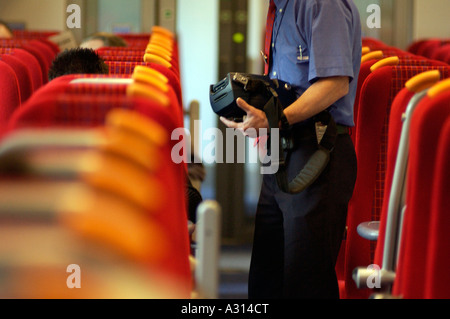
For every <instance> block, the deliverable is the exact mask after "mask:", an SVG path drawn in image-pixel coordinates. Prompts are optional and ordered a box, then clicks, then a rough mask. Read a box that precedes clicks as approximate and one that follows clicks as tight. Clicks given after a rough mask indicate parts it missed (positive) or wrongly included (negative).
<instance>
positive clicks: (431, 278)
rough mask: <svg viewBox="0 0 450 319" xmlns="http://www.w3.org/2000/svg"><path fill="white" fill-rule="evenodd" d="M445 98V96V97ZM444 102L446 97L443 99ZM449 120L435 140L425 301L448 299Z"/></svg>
mask: <svg viewBox="0 0 450 319" xmlns="http://www.w3.org/2000/svg"><path fill="white" fill-rule="evenodd" d="M447 96H448V94H447ZM447 101H449V98H448V97H447ZM448 163H450V119H449V118H447V120H446V122H445V124H444V126H443V129H442V133H441V137H440V139H439V143H438V148H437V155H436V166H435V170H434V178H433V181H434V184H433V191H432V194H431V196H432V197H431V220H430V234H429V243H428V247H427V251H428V254H427V257H426V261H427V264H426V269H427V273H426V276H425V298H429V299H450V290H449V289H448V287H449V286H450V273H449V271H448V264H449V263H450V255H449V252H450V251H449V250H448V246H447V243H448V242H449V241H450V238H449V234H450V232H449V231H448V230H449V229H450V218H449V216H448V214H449V212H450V201H449V199H450V197H449V196H448V190H449V189H450V183H449V182H450V179H449V178H448V177H449V176H450V170H449V165H448Z"/></svg>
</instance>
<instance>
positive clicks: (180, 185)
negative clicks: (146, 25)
mask: <svg viewBox="0 0 450 319" xmlns="http://www.w3.org/2000/svg"><path fill="white" fill-rule="evenodd" d="M30 101H31V100H30ZM32 102H33V103H27V104H26V105H25V106H24V107H23V108H22V109H21V110H20V111H19V113H18V114H17V119H16V121H14V125H13V126H12V127H11V128H12V129H18V128H24V127H41V128H45V127H78V128H83V127H85V128H91V127H96V126H100V125H103V123H104V120H105V116H106V114H107V113H108V112H109V111H110V110H111V109H113V108H124V109H132V110H136V111H137V112H139V113H141V114H143V115H144V116H147V117H149V118H152V119H153V120H155V121H156V122H157V123H160V124H161V125H163V126H164V128H165V129H166V130H167V132H172V131H173V130H174V129H175V128H176V124H175V121H174V120H173V116H172V115H171V114H170V110H169V109H167V108H162V107H161V106H160V105H158V104H155V103H153V102H151V101H149V100H148V99H143V98H127V97H125V96H123V97H121V96H108V95H83V96H80V95H74V94H58V95H56V96H54V97H51V96H42V98H40V99H35V100H34V101H32ZM169 134H170V133H169ZM169 136H170V135H169ZM175 144H176V143H175V141H169V144H168V145H167V146H166V147H165V148H164V149H163V150H162V154H163V156H164V163H165V164H166V165H162V168H161V169H160V170H159V171H158V172H157V175H158V176H159V178H160V180H162V181H164V182H165V193H166V194H168V196H169V197H172V198H176V199H177V200H170V198H169V199H168V200H167V201H166V202H165V205H164V208H163V211H161V212H160V213H157V214H152V216H154V218H156V219H157V220H159V221H160V223H161V224H162V225H164V227H166V229H167V233H168V234H170V236H171V239H172V240H173V241H172V242H173V247H170V249H169V251H170V253H169V254H168V255H167V257H166V259H164V260H163V261H161V262H162V265H163V266H164V268H165V269H166V270H167V271H168V272H170V273H171V274H176V275H177V276H179V277H180V278H181V279H183V282H184V283H185V282H186V281H187V279H189V278H191V275H190V266H189V260H188V256H189V252H190V250H189V249H190V247H189V236H188V233H187V227H186V226H187V212H186V205H185V197H184V187H185V180H184V178H185V168H184V165H181V164H180V165H177V164H175V163H174V162H173V161H172V159H171V150H172V148H173V146H174V145H175ZM155 244H157V243H155ZM190 291H191V287H186V293H187V296H189V293H190Z"/></svg>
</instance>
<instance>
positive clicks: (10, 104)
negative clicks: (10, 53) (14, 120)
mask: <svg viewBox="0 0 450 319" xmlns="http://www.w3.org/2000/svg"><path fill="white" fill-rule="evenodd" d="M19 105H20V91H19V82H18V80H17V76H16V73H15V72H14V70H13V69H12V68H11V67H10V66H9V65H8V64H7V63H6V62H3V61H0V126H1V127H4V126H5V125H6V123H7V121H8V120H9V117H10V116H11V114H12V113H13V112H14V110H15V109H16V108H17V107H19Z"/></svg>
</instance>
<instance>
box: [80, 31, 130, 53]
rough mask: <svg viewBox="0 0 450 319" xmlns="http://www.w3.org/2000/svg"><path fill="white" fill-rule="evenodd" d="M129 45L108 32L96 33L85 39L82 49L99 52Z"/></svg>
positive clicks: (81, 45)
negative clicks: (104, 48) (106, 48)
mask: <svg viewBox="0 0 450 319" xmlns="http://www.w3.org/2000/svg"><path fill="white" fill-rule="evenodd" d="M126 46H127V43H126V42H125V40H124V39H122V38H121V37H119V36H117V35H114V34H112V33H107V32H98V33H94V34H92V35H91V36H89V37H88V38H86V39H84V40H83V42H82V43H81V44H80V48H89V49H93V50H97V49H100V48H103V47H126Z"/></svg>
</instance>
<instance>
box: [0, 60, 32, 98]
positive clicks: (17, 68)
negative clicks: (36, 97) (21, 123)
mask: <svg viewBox="0 0 450 319" xmlns="http://www.w3.org/2000/svg"><path fill="white" fill-rule="evenodd" d="M0 60H2V61H3V62H5V63H7V64H8V65H9V66H10V67H11V68H12V69H13V70H14V72H15V73H16V77H17V81H18V83H19V89H20V103H25V101H26V100H28V98H29V97H30V96H31V94H32V93H33V84H32V82H31V73H30V71H29V69H28V67H27V66H26V64H25V63H24V62H22V61H20V59H18V58H17V57H15V56H12V55H8V54H4V55H1V56H0Z"/></svg>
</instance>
